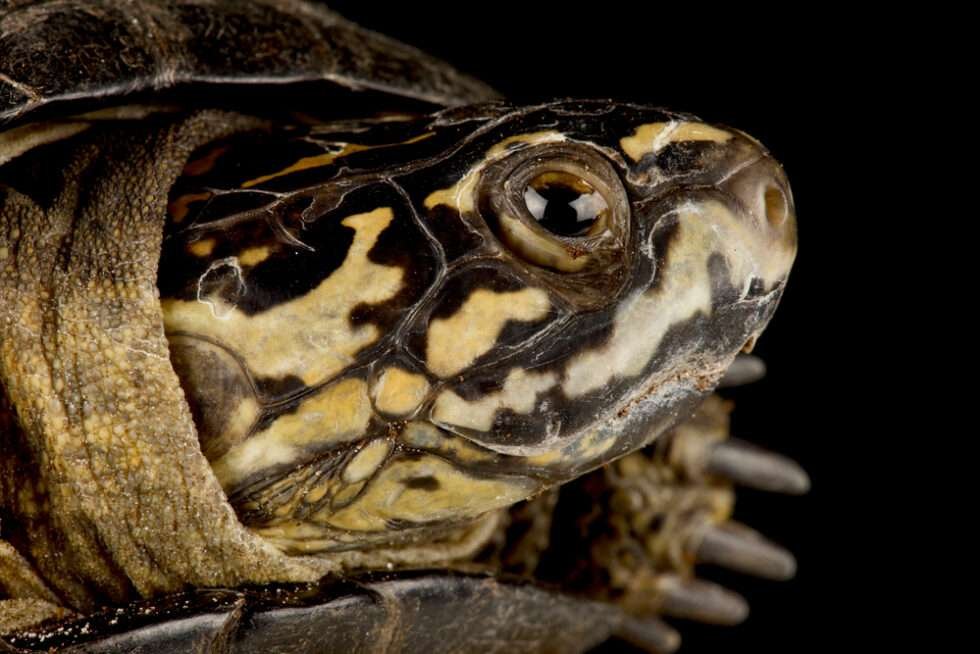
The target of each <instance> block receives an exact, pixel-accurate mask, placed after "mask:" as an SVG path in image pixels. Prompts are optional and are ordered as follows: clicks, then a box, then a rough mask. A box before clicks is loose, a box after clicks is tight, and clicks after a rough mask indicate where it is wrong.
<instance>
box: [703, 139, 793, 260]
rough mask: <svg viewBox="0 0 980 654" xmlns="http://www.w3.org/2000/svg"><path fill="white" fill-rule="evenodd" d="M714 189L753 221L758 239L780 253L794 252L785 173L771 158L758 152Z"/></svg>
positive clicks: (791, 203)
mask: <svg viewBox="0 0 980 654" xmlns="http://www.w3.org/2000/svg"><path fill="white" fill-rule="evenodd" d="M718 187H719V188H720V189H721V190H723V191H724V192H726V193H727V194H729V195H730V196H732V197H733V198H734V199H735V201H736V203H737V204H738V205H739V207H740V208H741V209H742V211H743V212H744V213H745V214H746V215H747V216H750V217H751V218H752V219H754V220H755V222H756V223H757V227H758V230H759V233H760V235H761V237H762V238H766V239H768V240H769V241H770V242H771V243H772V245H773V246H778V249H779V250H781V251H783V252H781V253H776V254H785V251H786V250H791V251H792V252H793V253H794V254H795V252H796V211H795V207H794V205H793V193H792V191H791V190H790V186H789V181H788V180H787V179H786V174H785V173H784V172H783V168H782V166H780V165H779V164H778V163H777V162H776V161H775V160H774V159H773V158H772V157H770V156H769V155H768V154H765V153H763V152H760V153H759V155H758V157H756V158H755V159H754V160H752V161H750V163H748V164H747V165H744V166H740V167H739V168H738V169H736V170H735V171H734V172H733V173H731V174H729V175H727V176H725V177H724V178H723V179H722V180H721V181H720V182H719V183H718Z"/></svg>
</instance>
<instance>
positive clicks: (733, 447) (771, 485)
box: [704, 438, 810, 495]
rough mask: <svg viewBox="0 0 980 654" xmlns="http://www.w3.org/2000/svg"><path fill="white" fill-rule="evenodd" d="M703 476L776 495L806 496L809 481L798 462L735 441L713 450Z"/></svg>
mask: <svg viewBox="0 0 980 654" xmlns="http://www.w3.org/2000/svg"><path fill="white" fill-rule="evenodd" d="M704 472H706V473H708V474H711V475H716V476H718V477H724V478H726V479H729V480H731V481H733V482H735V483H736V484H740V485H742V486H748V487H750V488H756V489H758V490H764V491H769V492H773V493H786V494H789V495H803V494H804V493H806V492H807V491H809V490H810V477H809V475H807V474H806V471H805V470H803V468H802V467H800V464H798V463H797V462H796V461H793V460H792V459H790V458H788V457H785V456H783V455H781V454H776V453H775V452H769V451H767V450H764V449H762V448H760V447H756V446H754V445H751V444H750V443H746V442H745V441H741V440H738V439H734V438H729V439H726V440H724V441H720V442H718V443H715V444H713V445H711V446H710V449H709V451H708V454H707V456H706V458H705V461H704Z"/></svg>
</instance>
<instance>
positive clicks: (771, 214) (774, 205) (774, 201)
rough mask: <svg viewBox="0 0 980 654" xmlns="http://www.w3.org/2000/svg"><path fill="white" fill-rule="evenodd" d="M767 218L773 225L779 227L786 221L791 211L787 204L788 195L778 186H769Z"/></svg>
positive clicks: (766, 201) (767, 189) (766, 193)
mask: <svg viewBox="0 0 980 654" xmlns="http://www.w3.org/2000/svg"><path fill="white" fill-rule="evenodd" d="M764 199H765V206H766V219H767V220H768V221H769V224H770V225H772V226H773V227H779V226H780V225H782V224H783V223H784V222H786V216H787V214H788V213H789V211H788V209H787V206H786V195H785V194H784V193H783V191H782V190H781V189H780V188H778V187H776V186H769V187H768V188H766V192H765V196H764Z"/></svg>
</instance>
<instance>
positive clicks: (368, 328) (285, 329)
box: [161, 207, 404, 386]
mask: <svg viewBox="0 0 980 654" xmlns="http://www.w3.org/2000/svg"><path fill="white" fill-rule="evenodd" d="M393 219H394V212H393V211H392V210H391V208H390V207H381V208H379V209H375V210H374V211H369V212H367V213H362V214H356V215H353V216H349V217H347V218H345V219H344V220H343V221H341V224H343V225H346V226H348V227H351V228H353V229H354V230H355V234H354V240H353V242H352V243H351V245H350V248H349V249H348V251H347V257H346V259H344V262H343V264H341V266H340V267H339V268H338V269H337V270H335V271H334V272H333V273H332V274H331V275H330V276H328V277H327V278H326V279H324V280H323V281H322V282H320V285H319V286H317V287H316V288H314V289H312V290H310V291H309V292H306V293H304V294H302V295H300V296H298V297H296V298H293V299H292V300H290V301H288V302H284V303H282V304H280V305H278V306H275V307H273V308H271V309H269V310H267V311H262V312H260V313H257V314H254V315H248V314H246V313H244V312H242V311H240V310H239V309H238V308H237V307H236V306H235V305H234V304H231V303H228V302H226V301H225V300H224V299H222V298H221V297H219V296H217V295H207V296H202V297H200V298H198V300H190V301H184V300H175V299H165V300H163V301H162V302H161V306H162V307H163V315H164V325H165V326H166V328H167V331H170V332H174V331H185V332H189V333H193V334H199V335H201V336H205V337H209V338H212V339H214V340H215V341H216V342H218V343H221V344H223V345H224V346H225V347H227V348H228V349H229V350H231V351H233V352H236V353H238V355H239V356H241V358H242V360H243V361H244V362H245V364H246V365H247V366H248V367H249V368H250V369H251V371H252V372H253V373H254V374H255V375H257V376H260V377H283V376H286V375H294V376H296V377H299V378H300V379H302V380H303V382H304V383H306V384H307V385H308V386H314V385H316V384H319V383H322V382H324V381H326V380H328V379H330V378H331V377H332V376H333V375H335V374H337V373H338V372H340V371H341V370H343V369H344V368H346V367H347V366H348V365H350V364H351V363H352V362H353V360H354V359H353V356H354V354H355V353H356V352H357V351H358V350H360V349H361V348H363V347H365V346H367V345H370V344H371V343H373V342H374V341H376V340H377V339H378V337H379V335H380V332H379V330H378V328H377V327H376V326H375V325H371V324H366V325H358V326H353V325H351V324H350V320H349V317H350V314H351V311H353V309H354V308H355V307H356V306H358V305H359V304H376V303H380V302H384V301H385V300H389V299H391V298H393V297H394V296H395V295H397V294H398V292H399V291H400V290H401V288H402V278H403V276H404V270H402V268H400V267H397V266H383V265H380V264H377V263H374V262H372V261H371V260H370V259H368V252H370V251H371V248H373V247H374V244H375V243H376V242H377V240H378V237H379V236H380V234H381V232H383V231H384V230H385V229H386V228H387V227H388V225H389V224H390V223H391V221H392V220H393Z"/></svg>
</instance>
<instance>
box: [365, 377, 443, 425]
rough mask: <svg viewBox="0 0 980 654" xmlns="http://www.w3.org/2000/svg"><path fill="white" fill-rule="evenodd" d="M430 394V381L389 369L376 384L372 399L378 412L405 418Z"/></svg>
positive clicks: (372, 391)
mask: <svg viewBox="0 0 980 654" xmlns="http://www.w3.org/2000/svg"><path fill="white" fill-rule="evenodd" d="M428 392H429V380H427V379H426V378H425V377H424V376H422V375H418V374H415V373H411V372H407V371H405V370H402V369H401V368H387V369H386V370H385V371H384V372H382V373H381V375H380V376H379V377H378V380H377V381H376V382H375V383H374V387H373V388H372V389H371V397H372V399H374V406H375V407H377V409H378V411H382V412H384V413H389V414H391V415H395V416H405V415H408V414H410V413H412V412H413V411H415V409H416V408H418V406H419V404H421V403H422V400H424V399H425V395H426V393H428Z"/></svg>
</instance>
